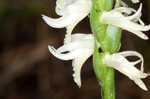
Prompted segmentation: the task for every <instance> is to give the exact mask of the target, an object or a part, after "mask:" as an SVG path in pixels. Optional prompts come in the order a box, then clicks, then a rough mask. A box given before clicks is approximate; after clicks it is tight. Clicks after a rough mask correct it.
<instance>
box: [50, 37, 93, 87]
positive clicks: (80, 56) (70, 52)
mask: <svg viewBox="0 0 150 99" xmlns="http://www.w3.org/2000/svg"><path fill="white" fill-rule="evenodd" d="M71 37H72V41H71V42H70V43H67V44H64V45H63V46H61V47H60V48H58V49H57V50H56V49H55V48H53V47H52V46H48V48H49V51H50V52H51V53H52V54H53V55H54V56H55V57H57V58H59V59H61V60H73V62H72V66H73V71H74V74H73V77H74V81H75V82H76V84H77V85H78V86H79V87H81V78H80V72H81V68H82V65H83V64H84V62H85V61H86V60H87V59H88V58H89V57H90V56H91V55H92V54H93V51H94V44H93V43H94V37H93V35H92V34H73V35H72V36H71Z"/></svg>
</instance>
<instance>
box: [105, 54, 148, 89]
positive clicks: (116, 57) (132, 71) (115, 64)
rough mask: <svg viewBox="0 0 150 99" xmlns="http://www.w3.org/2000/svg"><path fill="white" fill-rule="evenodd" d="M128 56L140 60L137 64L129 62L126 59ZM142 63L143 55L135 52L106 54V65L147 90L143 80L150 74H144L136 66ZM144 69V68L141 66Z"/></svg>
mask: <svg viewBox="0 0 150 99" xmlns="http://www.w3.org/2000/svg"><path fill="white" fill-rule="evenodd" d="M127 56H138V57H140V60H138V61H135V62H129V61H128V60H127V59H126V58H125V57H127ZM140 61H142V62H143V57H142V56H141V54H139V53H137V52H134V51H129V52H128V51H126V52H121V53H115V54H112V55H110V54H106V55H105V58H104V63H105V64H107V65H108V66H110V67H112V68H115V69H116V70H118V71H120V72H121V73H123V74H124V75H126V76H128V77H129V78H130V79H131V80H133V81H134V82H135V83H136V84H137V85H138V86H139V87H140V88H142V89H143V90H147V88H146V86H145V84H144V83H143V82H142V81H141V79H142V78H146V77H147V76H149V74H147V73H144V72H143V71H142V70H141V71H140V70H138V69H137V68H136V67H135V65H136V64H137V63H139V62H140ZM141 67H142V66H141Z"/></svg>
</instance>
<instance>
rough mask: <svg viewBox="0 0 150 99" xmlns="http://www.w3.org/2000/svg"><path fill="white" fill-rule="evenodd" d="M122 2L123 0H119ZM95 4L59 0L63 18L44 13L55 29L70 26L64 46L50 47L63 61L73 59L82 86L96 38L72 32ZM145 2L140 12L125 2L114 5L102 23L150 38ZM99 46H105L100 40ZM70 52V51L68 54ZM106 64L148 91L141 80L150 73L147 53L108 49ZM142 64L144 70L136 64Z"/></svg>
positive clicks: (106, 12) (57, 8)
mask: <svg viewBox="0 0 150 99" xmlns="http://www.w3.org/2000/svg"><path fill="white" fill-rule="evenodd" d="M131 1H132V2H133V3H139V0H131ZM116 2H119V0H116ZM91 7H92V0H57V1H56V13H57V14H58V15H60V16H61V17H60V18H56V19H55V18H50V17H47V16H45V15H42V18H43V19H44V21H45V22H46V23H47V24H48V25H49V26H51V27H54V28H64V27H65V28H66V29H67V31H66V32H67V34H66V36H65V39H64V42H65V43H64V45H63V46H61V47H59V48H58V49H55V48H53V47H52V46H50V45H49V46H48V48H49V51H50V52H51V53H52V54H53V55H54V56H55V57H57V58H59V59H61V60H73V62H72V65H73V71H74V74H73V77H74V81H75V82H76V84H77V85H78V86H79V87H81V78H80V72H81V68H82V65H83V64H84V62H85V61H86V60H87V59H88V58H89V57H90V56H91V55H93V53H94V41H96V39H95V37H93V35H92V34H83V33H75V34H72V35H71V33H72V31H73V28H74V27H75V26H76V25H77V24H78V23H79V22H80V21H81V20H82V19H84V18H85V17H86V16H87V15H88V14H90V10H91ZM141 11H142V4H140V7H139V8H138V10H137V11H136V10H135V9H133V8H130V7H128V6H127V4H125V3H124V2H123V1H121V7H118V8H114V9H112V10H111V11H105V12H103V13H102V14H101V16H99V20H97V21H100V22H101V23H102V24H109V25H113V26H116V27H120V28H122V29H124V30H127V31H129V32H131V33H133V34H135V35H136V36H138V37H140V38H142V39H145V40H146V39H148V37H147V36H146V35H145V34H144V33H143V31H148V30H150V25H145V24H144V22H143V21H142V20H141V15H142V13H141ZM96 44H97V45H98V46H99V47H101V45H100V44H99V43H98V42H97V43H96ZM64 52H67V53H64ZM127 56H136V57H138V58H139V60H137V61H133V62H132V61H129V60H128V59H127V58H126V57H127ZM102 62H103V64H106V65H107V66H108V67H111V68H114V69H116V70H118V71H119V72H121V73H123V74H124V75H126V76H127V77H129V78H130V79H131V80H133V81H134V82H135V83H136V84H137V85H138V86H139V87H140V88H142V89H143V90H146V91H147V90H148V89H147V87H146V86H145V84H144V83H143V81H142V80H141V79H143V78H146V77H147V76H149V74H148V73H144V67H143V64H144V60H143V56H142V55H141V54H140V53H138V52H135V51H124V52H117V53H113V54H110V53H108V52H106V53H105V54H104V56H103V61H102ZM138 63H141V69H140V70H139V69H138V68H136V67H135V65H136V64H138Z"/></svg>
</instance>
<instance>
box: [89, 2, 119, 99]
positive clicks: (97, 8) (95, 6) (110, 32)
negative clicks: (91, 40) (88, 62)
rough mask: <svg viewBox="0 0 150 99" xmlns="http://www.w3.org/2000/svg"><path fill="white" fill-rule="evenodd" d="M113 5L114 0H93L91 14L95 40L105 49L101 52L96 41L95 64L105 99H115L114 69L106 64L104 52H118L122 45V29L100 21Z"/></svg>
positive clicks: (117, 4) (117, 5)
mask: <svg viewBox="0 0 150 99" xmlns="http://www.w3.org/2000/svg"><path fill="white" fill-rule="evenodd" d="M119 3H120V2H119V1H118V2H117V3H116V7H119V5H120V4H119ZM112 5H113V0H93V2H92V10H91V14H90V22H91V28H92V32H93V33H94V37H95V38H96V39H95V42H97V41H98V42H99V43H100V45H101V49H102V51H103V52H102V53H100V52H99V49H98V47H97V44H96V43H95V47H94V55H93V64H94V71H95V73H96V76H97V78H98V81H99V84H100V85H101V86H102V91H103V94H102V96H103V99H115V81H114V70H113V68H110V67H108V66H106V65H105V64H104V62H103V58H104V53H105V52H106V53H111V54H112V53H116V52H117V51H119V49H120V45H121V43H120V38H121V29H120V28H118V27H115V26H112V25H107V24H103V23H101V21H100V16H102V13H103V12H105V11H110V10H111V9H112Z"/></svg>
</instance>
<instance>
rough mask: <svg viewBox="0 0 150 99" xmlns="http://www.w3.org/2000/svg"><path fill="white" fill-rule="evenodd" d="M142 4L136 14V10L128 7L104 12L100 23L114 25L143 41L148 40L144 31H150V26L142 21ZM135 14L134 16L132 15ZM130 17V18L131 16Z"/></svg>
mask: <svg viewBox="0 0 150 99" xmlns="http://www.w3.org/2000/svg"><path fill="white" fill-rule="evenodd" d="M141 10H142V4H141V5H140V7H139V9H138V10H137V11H136V12H135V10H134V9H132V8H128V7H120V8H115V9H113V10H112V11H109V12H103V14H102V16H101V17H100V21H101V22H102V23H104V24H112V25H115V26H118V27H120V28H122V29H124V30H127V31H129V32H132V33H133V34H135V35H137V36H139V37H140V38H142V39H148V37H147V36H146V35H145V34H144V33H143V31H148V30H150V25H144V23H143V22H142V21H141V19H140V17H141ZM133 12H135V13H134V14H133V15H130V14H131V13H133ZM129 15H130V16H129Z"/></svg>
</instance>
